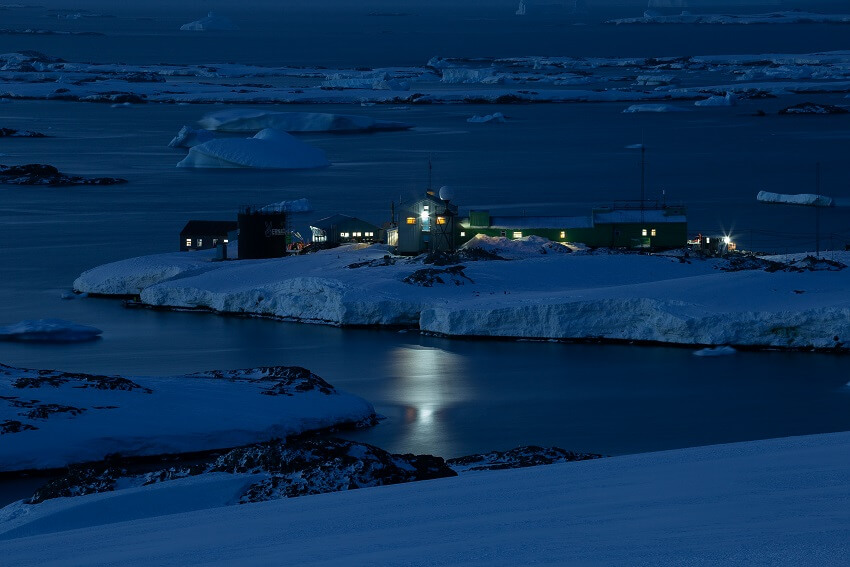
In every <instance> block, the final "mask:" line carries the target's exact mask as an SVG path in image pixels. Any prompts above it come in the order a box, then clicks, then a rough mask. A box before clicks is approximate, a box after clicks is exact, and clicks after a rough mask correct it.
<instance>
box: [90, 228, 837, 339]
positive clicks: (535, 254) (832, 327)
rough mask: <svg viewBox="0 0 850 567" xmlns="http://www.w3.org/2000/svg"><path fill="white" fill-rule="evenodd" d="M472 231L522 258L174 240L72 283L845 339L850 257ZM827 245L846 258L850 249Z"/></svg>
mask: <svg viewBox="0 0 850 567" xmlns="http://www.w3.org/2000/svg"><path fill="white" fill-rule="evenodd" d="M475 245H477V246H480V247H482V248H483V249H485V250H491V251H493V252H494V253H496V254H497V255H499V256H502V257H504V258H518V260H515V261H510V262H504V261H497V260H496V261H474V260H473V259H468V260H464V262H463V266H464V267H463V269H462V270H461V274H458V273H454V272H453V273H447V272H440V270H443V268H440V267H435V266H430V265H423V264H422V263H419V262H417V261H414V260H410V259H402V258H399V259H391V261H387V260H385V258H384V257H385V256H386V254H387V248H386V247H385V246H382V245H376V246H368V247H355V246H343V247H340V248H336V249H334V250H329V251H322V252H318V253H315V254H307V255H304V256H296V257H288V258H281V259H271V260H255V261H249V260H241V261H239V262H218V263H212V262H209V263H207V266H208V267H207V268H206V269H205V270H204V271H200V272H199V273H197V274H183V275H181V276H180V277H176V278H169V277H165V276H167V274H166V271H165V270H164V269H163V264H164V263H167V262H168V258H169V257H172V258H174V259H175V260H176V262H175V263H176V264H177V266H181V265H182V264H181V262H183V260H182V259H181V258H180V256H181V255H183V254H185V253H174V254H172V255H167V254H165V255H159V256H154V257H151V258H150V260H148V259H146V258H138V259H135V260H134V261H132V263H129V264H122V263H116V264H113V265H112V266H111V267H103V268H97V269H95V270H90V271H89V272H87V273H86V274H83V275H82V276H81V277H80V278H78V280H77V281H76V282H75V289H77V290H78V291H88V292H93V293H109V291H108V290H114V289H117V290H122V289H124V288H125V287H130V286H132V285H134V284H136V283H137V282H139V281H148V282H150V285H149V286H148V287H146V288H145V289H143V290H142V291H141V293H140V296H141V299H142V301H143V302H145V303H147V304H150V305H155V306H165V307H173V308H203V309H209V310H212V311H215V312H221V313H251V314H257V315H266V316H274V317H279V318H284V319H288V320H296V321H309V322H316V323H326V324H332V325H343V326H345V325H410V326H416V325H418V327H419V328H420V329H421V330H423V331H429V332H434V333H440V334H444V335H446V336H481V337H496V336H498V337H513V338H533V339H542V338H548V339H567V340H569V339H602V340H622V341H653V342H665V343H675V344H686V345H748V346H754V347H761V348H767V347H771V348H801V349H806V348H820V349H833V348H836V347H838V348H847V345H848V343H850V301H848V299H847V293H846V290H847V289H848V288H850V269H845V270H839V271H826V270H825V271H809V270H804V271H802V272H793V273H792V272H784V271H778V272H767V271H765V270H763V269H757V268H758V266H757V265H756V266H753V269H750V270H739V271H720V270H718V268H720V267H726V266H727V263H726V262H725V261H723V260H697V261H694V260H692V261H691V262H690V263H689V262H683V261H680V259H679V258H675V257H669V256H654V255H639V254H606V253H599V252H597V253H593V254H589V253H585V254H575V253H574V254H568V253H561V254H557V253H555V252H558V251H562V252H566V251H567V250H568V248H566V247H564V246H563V245H561V244H558V243H552V242H549V241H546V240H545V239H540V238H539V237H527V238H526V239H523V240H519V241H508V240H507V239H502V240H501V241H500V240H498V239H494V240H487V239H484V238H479V239H477V242H476V244H473V245H472V246H475ZM544 251H545V252H546V253H543V252H544ZM833 254H834V259H835V260H837V261H839V262H842V263H844V264H850V252H835V253H833ZM473 258H474V256H473ZM349 266H351V267H349ZM423 270H424V271H423ZM434 270H436V271H434ZM441 274H442V276H441ZM438 277H439V278H440V279H441V280H442V281H443V282H448V283H440V282H438V281H437V278H438ZM157 278H159V279H157ZM405 280H407V281H405ZM122 281H127V282H129V283H128V284H127V285H126V286H125V285H124V284H122V283H121V282H122ZM421 282H425V283H421ZM431 283H433V285H430V284H431ZM455 284H456V285H455ZM795 290H808V291H809V292H808V293H802V294H801V293H798V292H796V291H795Z"/></svg>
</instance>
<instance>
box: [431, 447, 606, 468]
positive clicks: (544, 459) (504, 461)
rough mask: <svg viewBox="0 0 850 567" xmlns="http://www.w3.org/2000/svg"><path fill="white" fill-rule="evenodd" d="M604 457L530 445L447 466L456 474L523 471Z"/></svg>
mask: <svg viewBox="0 0 850 567" xmlns="http://www.w3.org/2000/svg"><path fill="white" fill-rule="evenodd" d="M602 457H603V455H597V454H596V453H575V452H573V451H567V450H566V449H561V448H560V447H545V448H544V447H537V446H535V445H528V446H525V447H517V448H515V449H510V450H509V451H491V452H490V453H482V454H478V455H468V456H466V457H458V458H456V459H449V460H447V461H446V464H447V465H449V466H450V467H451V468H452V469H453V470H454V471H455V472H459V473H462V472H469V471H492V470H501V469H521V468H525V467H536V466H538V465H551V464H554V463H568V462H573V461H589V460H591V459H601V458H602Z"/></svg>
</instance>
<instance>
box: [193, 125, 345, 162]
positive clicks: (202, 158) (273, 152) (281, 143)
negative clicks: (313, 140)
mask: <svg viewBox="0 0 850 567" xmlns="http://www.w3.org/2000/svg"><path fill="white" fill-rule="evenodd" d="M329 165H330V162H329V161H328V159H327V157H325V152H323V151H322V150H320V149H318V148H314V147H313V146H310V145H308V144H305V143H304V142H302V141H301V140H299V139H297V138H295V137H294V136H291V135H289V134H287V133H286V132H279V131H277V130H274V129H272V128H266V129H264V130H261V131H260V132H258V133H257V135H255V136H254V137H253V138H218V139H214V140H210V141H208V142H204V143H203V144H199V145H197V146H194V147H192V148H190V149H189V155H187V156H186V158H185V159H184V160H183V161H181V162H180V163H178V164H177V167H199V168H229V167H248V168H255V169H313V168H317V167H327V166H329Z"/></svg>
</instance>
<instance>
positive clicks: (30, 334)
mask: <svg viewBox="0 0 850 567" xmlns="http://www.w3.org/2000/svg"><path fill="white" fill-rule="evenodd" d="M102 333H103V331H101V330H100V329H97V328H95V327H89V326H88V325H80V324H79V323H72V322H70V321H64V320H62V319H37V320H34V321H21V322H20V323H15V324H14V325H8V326H6V327H0V341H25V342H56V343H65V342H80V341H90V340H93V339H96V338H98V337H99V336H100V335H101V334H102Z"/></svg>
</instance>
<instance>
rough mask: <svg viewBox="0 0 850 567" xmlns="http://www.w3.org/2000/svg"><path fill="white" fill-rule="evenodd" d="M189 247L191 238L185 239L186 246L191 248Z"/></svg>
mask: <svg viewBox="0 0 850 567" xmlns="http://www.w3.org/2000/svg"><path fill="white" fill-rule="evenodd" d="M191 245H192V239H191V238H187V239H186V246H191Z"/></svg>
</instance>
